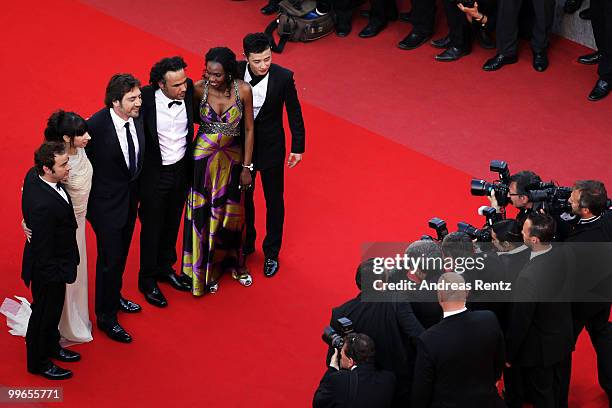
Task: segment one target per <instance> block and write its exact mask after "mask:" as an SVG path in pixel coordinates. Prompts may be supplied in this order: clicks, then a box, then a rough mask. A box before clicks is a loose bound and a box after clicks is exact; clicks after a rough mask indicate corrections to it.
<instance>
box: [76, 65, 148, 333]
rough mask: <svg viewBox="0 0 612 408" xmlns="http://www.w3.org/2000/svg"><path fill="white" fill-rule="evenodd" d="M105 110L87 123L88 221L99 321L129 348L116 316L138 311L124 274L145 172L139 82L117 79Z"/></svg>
mask: <svg viewBox="0 0 612 408" xmlns="http://www.w3.org/2000/svg"><path fill="white" fill-rule="evenodd" d="M104 103H105V105H106V107H105V108H103V109H102V110H100V111H98V112H96V113H95V114H94V115H93V116H92V117H91V118H90V119H89V120H88V121H87V126H88V127H89V134H90V135H91V141H90V142H89V143H88V144H87V147H86V151H87V156H88V157H89V160H90V161H91V165H92V166H93V179H92V185H91V192H90V194H89V202H88V206H87V219H88V220H89V222H90V223H91V226H92V227H93V229H94V232H95V234H96V241H97V248H98V258H97V260H96V317H97V322H98V327H99V328H100V329H101V330H102V331H104V332H105V333H106V334H107V335H108V336H109V337H110V338H111V339H113V340H115V341H119V342H122V343H129V342H131V341H132V337H131V336H130V335H129V333H128V332H126V331H125V329H124V328H123V327H121V325H119V322H118V320H117V312H118V311H119V310H122V311H124V312H128V313H134V312H138V311H140V306H139V305H137V304H136V303H134V302H132V301H130V300H127V299H124V298H122V297H121V286H122V277H123V271H124V269H125V263H126V261H127V256H128V252H129V249H130V242H131V241H132V234H133V232H134V225H135V224H136V212H137V208H138V176H139V174H140V171H141V169H142V162H143V159H144V150H145V136H144V127H143V124H142V120H141V119H140V118H139V114H140V106H141V105H142V97H141V92H140V82H139V81H138V80H137V79H136V78H134V77H133V76H132V75H130V74H116V75H113V77H112V78H111V79H110V81H109V83H108V85H107V87H106V96H105V98H104Z"/></svg>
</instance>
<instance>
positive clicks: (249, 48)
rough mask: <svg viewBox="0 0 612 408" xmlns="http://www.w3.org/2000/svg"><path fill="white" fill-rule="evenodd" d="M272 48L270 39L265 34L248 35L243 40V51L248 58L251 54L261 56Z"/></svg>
mask: <svg viewBox="0 0 612 408" xmlns="http://www.w3.org/2000/svg"><path fill="white" fill-rule="evenodd" d="M268 48H270V39H269V38H268V36H267V35H266V34H264V33H251V34H247V35H246V36H245V37H244V38H243V39H242V49H243V50H244V55H245V56H246V57H247V58H248V56H249V54H251V53H253V54H259V53H260V52H264V51H265V50H267V49H268Z"/></svg>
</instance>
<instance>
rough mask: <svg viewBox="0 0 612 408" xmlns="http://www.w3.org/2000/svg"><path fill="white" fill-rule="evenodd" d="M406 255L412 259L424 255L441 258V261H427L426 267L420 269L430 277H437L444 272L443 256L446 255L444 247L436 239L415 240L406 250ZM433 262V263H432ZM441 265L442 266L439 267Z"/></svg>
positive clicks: (428, 257)
mask: <svg viewBox="0 0 612 408" xmlns="http://www.w3.org/2000/svg"><path fill="white" fill-rule="evenodd" d="M404 253H405V255H406V256H408V257H409V258H412V259H417V258H421V257H424V258H425V259H434V260H435V259H440V262H435V261H431V262H427V263H426V264H425V265H426V267H424V268H421V269H420V271H421V272H423V273H424V274H425V275H426V276H427V277H428V278H431V279H434V278H435V279H437V276H438V275H440V274H441V273H442V270H443V269H442V265H443V261H442V258H443V257H444V255H443V254H442V248H440V245H438V243H436V242H435V241H430V240H420V241H415V242H413V243H412V244H410V245H409V246H408V248H406V251H405V252H404ZM431 263H433V265H431ZM438 266H440V268H438Z"/></svg>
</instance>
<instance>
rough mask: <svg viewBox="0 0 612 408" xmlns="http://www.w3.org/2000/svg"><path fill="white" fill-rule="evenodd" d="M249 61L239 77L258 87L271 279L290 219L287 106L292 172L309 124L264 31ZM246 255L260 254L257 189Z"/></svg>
mask: <svg viewBox="0 0 612 408" xmlns="http://www.w3.org/2000/svg"><path fill="white" fill-rule="evenodd" d="M243 46H244V55H245V57H246V59H247V60H246V61H241V62H239V63H238V74H239V76H240V77H241V78H243V79H244V80H245V81H246V82H248V83H250V84H251V86H252V87H253V110H254V116H255V145H254V146H253V164H254V169H252V170H253V180H255V176H256V174H257V172H259V173H260V174H261V185H262V187H263V191H264V197H265V199H266V237H265V239H264V241H263V251H264V256H265V261H264V275H265V276H267V277H272V276H274V275H275V274H276V272H277V271H278V269H279V262H278V254H279V251H280V248H281V243H282V239H283V222H284V218H285V204H284V201H283V190H284V167H283V165H284V162H285V154H286V152H285V129H284V128H283V106H284V107H285V108H286V109H287V116H288V119H289V128H290V129H291V153H290V154H289V158H288V160H287V166H288V167H289V168H293V167H295V166H296V165H297V164H298V163H299V162H300V161H301V160H302V154H303V153H304V143H305V142H304V139H305V131H304V120H303V118H302V108H301V107H300V101H299V100H298V96H297V91H296V89H295V82H294V81H293V72H291V71H289V70H288V69H286V68H283V67H281V66H279V65H276V64H272V52H271V50H270V42H269V41H268V38H267V37H266V35H265V34H263V33H255V34H249V35H247V36H246V37H244V40H243ZM244 207H245V216H246V221H245V222H246V242H245V245H244V253H245V254H246V255H248V254H250V253H252V252H254V251H255V248H254V247H255V234H256V231H255V206H254V203H253V190H250V191H247V192H246V194H245V205H244Z"/></svg>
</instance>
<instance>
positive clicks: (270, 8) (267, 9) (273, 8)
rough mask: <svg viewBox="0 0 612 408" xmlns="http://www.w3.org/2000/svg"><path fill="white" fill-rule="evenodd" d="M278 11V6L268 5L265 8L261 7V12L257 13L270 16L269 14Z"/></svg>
mask: <svg viewBox="0 0 612 408" xmlns="http://www.w3.org/2000/svg"><path fill="white" fill-rule="evenodd" d="M278 10H279V8H278V4H275V3H268V4H266V5H265V6H263V7H262V8H261V10H259V11H261V13H262V14H265V15H270V14H274V13H278Z"/></svg>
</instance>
